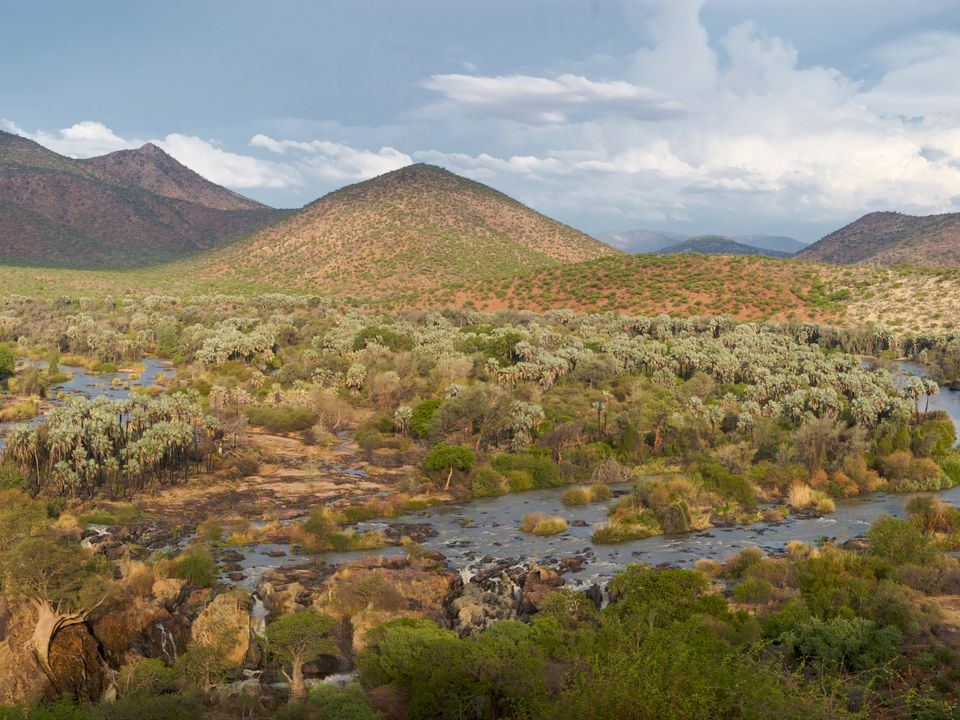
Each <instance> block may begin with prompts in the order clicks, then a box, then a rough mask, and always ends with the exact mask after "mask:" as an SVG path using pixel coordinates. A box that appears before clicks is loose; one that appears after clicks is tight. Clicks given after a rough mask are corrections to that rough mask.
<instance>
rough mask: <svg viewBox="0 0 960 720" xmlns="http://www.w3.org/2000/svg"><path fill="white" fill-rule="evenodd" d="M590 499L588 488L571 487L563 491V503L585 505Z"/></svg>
mask: <svg viewBox="0 0 960 720" xmlns="http://www.w3.org/2000/svg"><path fill="white" fill-rule="evenodd" d="M590 500H591V495H590V488H586V487H573V488H570V489H568V490H564V491H563V504H564V505H586V504H588V503H589V502H590Z"/></svg>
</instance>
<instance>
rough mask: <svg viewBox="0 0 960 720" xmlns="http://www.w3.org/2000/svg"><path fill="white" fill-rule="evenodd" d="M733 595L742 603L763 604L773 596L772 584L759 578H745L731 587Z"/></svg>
mask: <svg viewBox="0 0 960 720" xmlns="http://www.w3.org/2000/svg"><path fill="white" fill-rule="evenodd" d="M733 596H734V597H735V598H736V599H737V600H738V601H739V602H742V603H750V604H751V605H765V604H766V603H768V602H770V598H772V597H773V585H771V584H770V583H768V582H767V581H766V580H761V579H759V578H747V579H746V580H744V581H743V582H742V583H740V584H739V585H737V586H736V587H735V588H734V589H733Z"/></svg>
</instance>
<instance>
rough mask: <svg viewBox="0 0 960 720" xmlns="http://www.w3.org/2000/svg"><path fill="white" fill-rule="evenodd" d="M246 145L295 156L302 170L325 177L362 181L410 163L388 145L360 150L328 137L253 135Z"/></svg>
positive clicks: (402, 154) (406, 156)
mask: <svg viewBox="0 0 960 720" xmlns="http://www.w3.org/2000/svg"><path fill="white" fill-rule="evenodd" d="M250 144H251V145H252V146H254V147H261V148H266V149H267V150H269V151H271V152H273V153H277V154H279V155H288V154H291V155H295V156H296V163H297V166H298V167H300V168H301V169H302V170H303V171H304V172H307V173H309V174H311V175H314V176H315V177H319V178H324V179H327V180H342V181H353V180H365V179H368V178H371V177H374V176H376V175H382V174H383V173H386V172H390V171H391V170H397V169H399V168H402V167H404V166H406V165H409V164H410V163H412V162H413V160H412V159H411V158H410V156H409V155H407V154H405V153H402V152H400V151H399V150H396V149H394V148H392V147H382V148H380V150H379V151H377V152H374V151H372V150H363V149H357V148H353V147H350V146H349V145H344V144H342V143H337V142H332V141H330V140H311V141H307V142H303V141H297V140H276V139H274V138H271V137H268V136H266V135H255V136H254V137H253V138H252V139H251V140H250Z"/></svg>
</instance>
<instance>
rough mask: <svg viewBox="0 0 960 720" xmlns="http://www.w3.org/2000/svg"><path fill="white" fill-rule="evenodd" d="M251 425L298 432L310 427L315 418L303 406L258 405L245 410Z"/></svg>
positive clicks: (269, 429) (279, 430)
mask: <svg viewBox="0 0 960 720" xmlns="http://www.w3.org/2000/svg"><path fill="white" fill-rule="evenodd" d="M247 419H248V420H249V421H250V424H251V425H256V426H257V427H262V428H265V429H266V430H268V431H269V432H272V433H286V432H299V431H301V430H306V429H307V428H309V427H312V426H313V424H314V423H315V422H316V420H317V418H316V415H314V414H313V413H312V412H311V411H309V410H306V409H304V408H292V407H286V406H283V405H275V406H274V405H259V406H257V407H253V408H250V409H249V410H248V411H247Z"/></svg>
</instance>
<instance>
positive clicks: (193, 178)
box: [0, 132, 284, 268]
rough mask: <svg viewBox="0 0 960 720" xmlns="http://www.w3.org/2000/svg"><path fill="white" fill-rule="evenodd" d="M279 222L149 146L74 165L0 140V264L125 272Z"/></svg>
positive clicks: (1, 135)
mask: <svg viewBox="0 0 960 720" xmlns="http://www.w3.org/2000/svg"><path fill="white" fill-rule="evenodd" d="M283 214H284V213H283V212H282V211H278V210H273V209H271V208H267V207H264V206H262V205H259V204H258V203H255V202H254V201H252V200H247V199H245V198H241V197H239V196H236V195H235V194H233V193H231V192H230V191H229V190H226V189H225V188H220V187H218V186H216V185H214V184H213V183H209V182H208V181H206V180H203V178H201V177H200V176H199V175H197V174H196V173H194V172H192V171H191V170H189V169H187V168H186V167H184V166H182V165H180V164H179V163H177V161H176V160H174V159H173V158H171V157H170V156H169V155H166V154H165V153H163V151H162V150H160V149H159V148H156V147H154V146H146V147H144V148H141V149H140V150H136V151H130V152H129V153H128V154H126V155H119V154H117V153H113V154H112V155H108V156H105V157H104V158H96V159H93V160H74V159H72V158H68V157H64V156H62V155H58V154H57V153H54V152H52V151H50V150H47V149H46V148H44V147H42V146H40V145H38V144H37V143H35V142H33V141H31V140H27V139H25V138H22V137H19V136H17V135H12V134H10V133H5V132H0V262H5V263H14V264H28V265H52V266H61V267H102V268H121V267H131V266H136V265H139V264H144V263H148V262H154V261H162V260H169V259H173V258H177V257H182V256H186V255H190V254H193V253H196V252H198V251H201V250H205V249H209V248H213V247H217V246H219V245H222V244H223V243H225V242H227V241H229V240H231V239H233V238H236V237H239V236H242V235H245V234H248V233H250V232H252V231H254V230H257V229H259V228H262V227H263V226H265V225H267V224H269V223H271V222H273V221H275V220H277V219H278V218H279V217H282V216H283Z"/></svg>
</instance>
